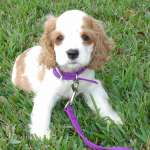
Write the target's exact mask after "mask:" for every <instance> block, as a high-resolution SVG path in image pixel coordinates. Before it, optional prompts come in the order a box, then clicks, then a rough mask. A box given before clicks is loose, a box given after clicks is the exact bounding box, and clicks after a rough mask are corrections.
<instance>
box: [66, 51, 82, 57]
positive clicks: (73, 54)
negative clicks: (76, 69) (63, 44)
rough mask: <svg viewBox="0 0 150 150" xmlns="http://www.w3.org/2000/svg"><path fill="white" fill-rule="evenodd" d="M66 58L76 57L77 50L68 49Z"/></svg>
mask: <svg viewBox="0 0 150 150" xmlns="http://www.w3.org/2000/svg"><path fill="white" fill-rule="evenodd" d="M67 55H68V58H70V59H76V58H77V57H78V56H79V51H78V50H76V49H70V50H68V51H67Z"/></svg>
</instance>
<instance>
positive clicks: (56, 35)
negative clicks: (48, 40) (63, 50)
mask: <svg viewBox="0 0 150 150" xmlns="http://www.w3.org/2000/svg"><path fill="white" fill-rule="evenodd" d="M59 36H62V37H63V39H64V38H65V35H64V34H63V33H62V32H58V31H54V32H53V34H52V37H53V43H55V44H56V45H57V46H59V45H61V44H62V42H58V41H57V37H59Z"/></svg>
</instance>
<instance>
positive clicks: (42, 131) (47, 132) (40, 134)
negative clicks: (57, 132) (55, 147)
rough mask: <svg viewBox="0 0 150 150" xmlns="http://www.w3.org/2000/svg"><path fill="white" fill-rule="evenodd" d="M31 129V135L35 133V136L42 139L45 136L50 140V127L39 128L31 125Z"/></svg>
mask: <svg viewBox="0 0 150 150" xmlns="http://www.w3.org/2000/svg"><path fill="white" fill-rule="evenodd" d="M29 129H30V135H31V134H33V136H34V137H35V135H36V136H37V137H38V138H40V139H42V140H43V139H44V136H45V137H46V138H47V139H48V140H49V138H50V133H51V130H50V129H46V130H45V129H42V128H37V126H36V127H33V125H31V124H30V125H29Z"/></svg>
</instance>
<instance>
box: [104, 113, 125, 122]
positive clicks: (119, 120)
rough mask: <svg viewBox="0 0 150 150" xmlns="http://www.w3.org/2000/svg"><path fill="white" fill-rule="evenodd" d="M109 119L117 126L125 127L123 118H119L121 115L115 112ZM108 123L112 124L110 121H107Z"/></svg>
mask: <svg viewBox="0 0 150 150" xmlns="http://www.w3.org/2000/svg"><path fill="white" fill-rule="evenodd" d="M109 117H110V118H111V119H112V120H113V121H114V122H115V123H116V124H120V125H123V123H122V120H121V118H120V117H119V115H118V114H117V113H116V112H114V113H113V114H111V115H109ZM107 123H111V122H110V121H109V120H107Z"/></svg>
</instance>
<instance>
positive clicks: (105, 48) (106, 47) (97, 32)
mask: <svg viewBox="0 0 150 150" xmlns="http://www.w3.org/2000/svg"><path fill="white" fill-rule="evenodd" d="M83 21H84V24H83V26H82V29H83V31H84V30H86V31H88V32H89V33H90V34H91V35H90V36H89V37H90V38H91V40H92V41H94V50H93V52H92V57H91V61H90V63H89V65H88V68H89V69H94V70H99V69H103V64H105V63H106V62H107V61H109V60H110V57H109V56H108V53H109V52H110V51H111V50H112V49H113V45H114V43H113V40H112V39H110V38H108V37H107V35H106V33H105V31H104V29H103V27H102V26H101V24H100V22H99V21H98V20H96V19H94V18H92V17H90V16H87V17H83Z"/></svg>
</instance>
